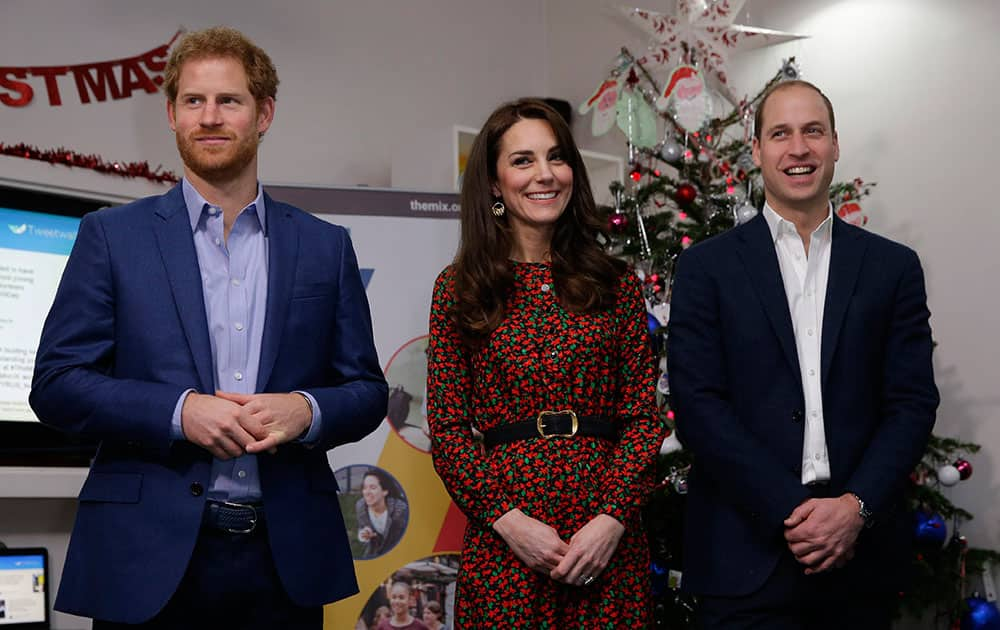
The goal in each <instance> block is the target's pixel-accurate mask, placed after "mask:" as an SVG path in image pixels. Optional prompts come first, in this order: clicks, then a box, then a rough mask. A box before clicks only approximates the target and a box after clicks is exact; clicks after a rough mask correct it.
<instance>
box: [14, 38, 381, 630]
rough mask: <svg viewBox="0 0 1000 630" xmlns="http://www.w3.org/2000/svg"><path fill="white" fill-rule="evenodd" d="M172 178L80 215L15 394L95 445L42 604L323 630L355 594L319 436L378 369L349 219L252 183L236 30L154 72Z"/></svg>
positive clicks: (197, 42)
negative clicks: (148, 193) (337, 221)
mask: <svg viewBox="0 0 1000 630" xmlns="http://www.w3.org/2000/svg"><path fill="white" fill-rule="evenodd" d="M164 78H165V81H164V90H165V92H166V95H167V114H168V119H169V122H170V127H171V129H172V130H173V131H174V132H175V134H176V139H177V145H178V149H179V151H180V154H181V157H182V159H183V162H184V180H183V182H182V183H181V184H180V185H178V186H176V187H175V188H173V189H172V190H171V191H169V192H168V193H166V194H165V195H162V196H159V197H151V198H147V199H142V200H139V201H136V202H134V203H131V204H128V205H125V206H122V207H117V208H111V209H105V210H101V211H98V212H95V213H92V214H89V215H87V216H85V217H84V218H83V221H82V222H81V224H80V228H79V234H78V237H77V241H76V244H75V246H74V248H73V251H72V254H71V255H70V258H69V261H68V263H67V266H66V269H65V272H64V274H63V278H62V282H61V283H60V286H59V290H58V293H57V295H56V298H55V302H54V304H53V306H52V310H51V312H50V313H49V316H48V319H47V320H46V322H45V327H44V330H43V333H42V338H41V342H40V346H39V350H38V355H37V360H36V366H35V375H34V382H33V386H32V392H31V397H30V400H31V405H32V407H33V408H34V410H35V412H36V413H37V414H38V416H39V417H40V418H41V419H42V420H43V422H46V423H47V424H50V425H52V426H55V427H58V428H60V429H63V430H66V431H71V432H74V433H78V434H81V435H85V436H89V437H94V438H97V439H99V440H100V448H99V450H98V453H97V456H96V458H95V459H94V461H93V464H92V466H91V470H90V474H89V476H88V478H87V480H86V482H85V483H84V486H83V488H82V490H81V492H80V500H79V508H78V512H77V520H76V525H75V528H74V531H73V536H72V539H71V541H70V546H69V551H68V556H67V559H66V565H65V571H64V573H63V575H62V582H61V586H60V589H59V596H58V599H57V601H56V608H57V609H59V610H62V611H65V612H69V613H73V614H77V615H83V616H88V617H93V618H94V619H95V622H94V627H95V628H117V627H120V625H124V624H130V625H129V627H132V625H131V624H138V625H141V627H146V628H191V627H204V626H208V625H212V626H214V627H219V628H321V627H322V623H323V612H322V605H323V604H324V603H327V602H332V601H335V600H337V599H341V598H343V597H347V596H349V595H352V594H354V593H356V592H357V590H358V589H357V583H356V579H355V576H354V570H353V563H352V559H351V552H350V548H349V545H348V540H347V535H346V532H345V528H344V522H343V518H342V516H341V512H340V508H339V504H338V500H337V495H336V493H337V484H336V481H335V480H334V476H333V473H332V471H331V469H330V466H329V463H328V461H327V454H326V451H327V450H328V449H330V448H333V447H335V446H337V445H340V444H345V443H349V442H354V441H357V440H359V439H360V438H362V437H363V436H365V435H366V434H367V433H369V432H370V431H372V430H373V429H374V428H375V427H376V426H377V425H378V424H379V423H380V422H381V421H382V419H383V417H384V415H385V411H386V399H387V387H386V383H385V380H384V377H383V375H382V371H381V369H380V366H379V362H378V357H377V356H376V352H375V346H374V341H373V336H372V328H371V317H370V313H369V307H368V302H367V299H366V296H365V291H364V287H363V285H362V282H361V277H360V274H359V271H358V265H357V260H356V258H355V254H354V250H353V248H352V246H351V242H350V239H349V238H348V234H347V231H346V230H345V229H343V228H342V227H339V226H335V225H332V224H329V223H327V222H325V221H322V220H319V219H317V218H315V217H313V216H311V215H309V214H306V213H305V212H303V211H302V210H299V209H297V208H294V207H292V206H289V205H286V204H283V203H280V202H277V201H275V200H273V199H271V198H270V197H269V196H268V195H266V194H264V193H263V190H262V189H261V187H260V184H259V183H258V180H257V148H258V144H259V142H260V138H261V137H262V136H263V135H264V133H265V132H266V131H267V129H268V127H269V126H270V124H271V121H272V120H273V117H274V108H275V96H276V92H277V83H278V80H277V74H276V71H275V68H274V65H273V64H272V63H271V60H270V58H268V56H267V54H266V53H265V52H264V51H263V50H261V49H260V48H258V47H257V46H256V45H254V44H253V43H252V42H250V41H249V40H248V39H247V38H246V37H244V36H243V35H242V34H241V33H239V32H237V31H235V30H233V29H229V28H213V29H208V30H205V31H199V32H194V33H190V34H188V35H187V36H186V37H185V38H184V39H182V40H181V41H180V42H179V43H178V44H177V46H176V48H175V49H174V51H173V52H172V54H171V57H170V59H169V61H168V63H167V67H166V70H165V77H164Z"/></svg>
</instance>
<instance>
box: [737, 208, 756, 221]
mask: <svg viewBox="0 0 1000 630" xmlns="http://www.w3.org/2000/svg"><path fill="white" fill-rule="evenodd" d="M755 216H757V208H754V207H753V206H752V205H750V204H748V203H745V204H743V205H742V206H740V207H739V208H737V209H736V224H737V225H743V224H744V223H746V222H747V221H749V220H750V219H752V218H754V217H755Z"/></svg>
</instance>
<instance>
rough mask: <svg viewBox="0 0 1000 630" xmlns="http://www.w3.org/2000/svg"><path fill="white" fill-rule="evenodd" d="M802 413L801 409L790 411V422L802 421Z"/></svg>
mask: <svg viewBox="0 0 1000 630" xmlns="http://www.w3.org/2000/svg"><path fill="white" fill-rule="evenodd" d="M804 415H805V414H803V413H802V410H801V409H796V410H795V411H793V412H792V422H796V423H798V422H802V418H803V417H804Z"/></svg>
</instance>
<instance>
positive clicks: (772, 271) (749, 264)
mask: <svg viewBox="0 0 1000 630" xmlns="http://www.w3.org/2000/svg"><path fill="white" fill-rule="evenodd" d="M737 243H738V247H737V251H738V253H739V255H740V257H741V258H742V259H743V263H744V266H745V268H746V271H747V274H748V275H749V276H750V281H751V283H752V285H753V287H754V290H756V291H757V295H758V297H760V302H761V305H762V306H763V307H764V312H765V313H767V318H768V319H769V320H770V322H771V328H773V329H774V334H775V336H776V337H777V338H778V342H779V343H780V344H781V350H782V352H783V353H784V354H785V359H787V360H788V364H789V365H790V366H791V367H792V369H793V371H794V373H795V376H796V378H797V379H801V374H800V373H799V355H798V352H797V351H796V349H795V331H794V329H793V328H792V316H791V314H790V313H789V312H788V296H787V295H785V285H784V284H783V283H782V281H781V269H780V268H779V267H778V255H777V254H776V253H775V251H774V240H773V239H772V238H771V231H770V230H769V229H768V227H767V221H765V220H764V215H763V214H758V215H757V216H756V217H755V218H754V219H753V220H752V221H750V223H748V224H747V226H746V227H745V228H744V229H742V230H740V232H739V238H738V239H737Z"/></svg>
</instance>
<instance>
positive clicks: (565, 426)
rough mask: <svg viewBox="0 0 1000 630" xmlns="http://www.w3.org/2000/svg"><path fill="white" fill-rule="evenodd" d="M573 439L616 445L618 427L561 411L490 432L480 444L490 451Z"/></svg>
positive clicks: (607, 422)
mask: <svg viewBox="0 0 1000 630" xmlns="http://www.w3.org/2000/svg"><path fill="white" fill-rule="evenodd" d="M576 435H582V436H588V437H598V438H604V439H605V440H611V441H612V442H617V441H618V437H619V436H618V427H616V426H615V423H614V422H612V421H611V420H609V419H607V418H606V417H604V416H577V415H576V413H574V412H573V411H571V410H569V409H565V410H562V411H542V412H540V413H539V414H538V417H536V418H535V419H533V420H525V421H523V422H515V423H513V424H507V425H504V426H502V427H497V428H495V429H490V430H489V431H486V432H485V433H484V434H483V444H484V445H485V446H486V448H487V449H491V448H493V447H494V446H497V445H498V444H507V443H508V442H517V441H518V440H530V439H532V438H544V439H551V438H556V437H573V436H576Z"/></svg>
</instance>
